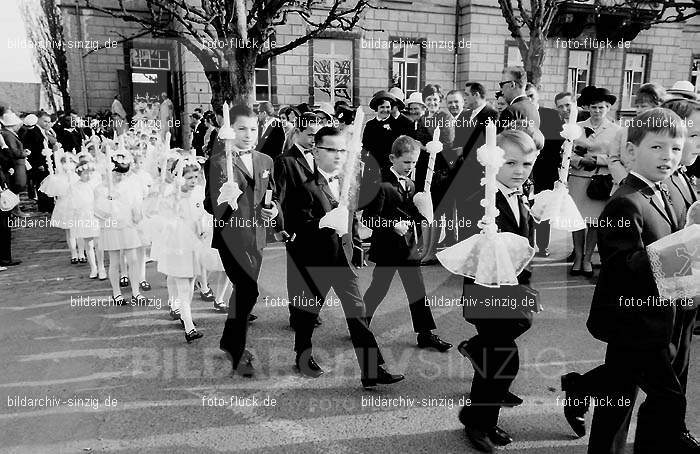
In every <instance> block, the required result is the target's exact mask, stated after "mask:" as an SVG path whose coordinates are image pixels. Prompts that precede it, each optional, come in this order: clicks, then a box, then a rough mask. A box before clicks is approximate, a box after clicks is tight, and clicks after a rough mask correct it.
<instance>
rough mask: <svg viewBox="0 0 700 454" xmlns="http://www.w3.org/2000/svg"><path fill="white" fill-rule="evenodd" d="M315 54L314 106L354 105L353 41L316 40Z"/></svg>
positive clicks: (313, 68) (314, 44)
mask: <svg viewBox="0 0 700 454" xmlns="http://www.w3.org/2000/svg"><path fill="white" fill-rule="evenodd" d="M313 54H314V55H313V67H312V70H313V86H314V104H316V105H318V104H319V103H322V102H329V103H331V104H334V103H335V102H336V101H347V103H348V104H352V71H353V67H352V59H353V41H352V40H348V39H315V40H314V43H313Z"/></svg>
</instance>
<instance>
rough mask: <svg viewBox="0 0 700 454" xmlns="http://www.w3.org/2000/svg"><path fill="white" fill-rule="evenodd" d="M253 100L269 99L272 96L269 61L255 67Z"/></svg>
mask: <svg viewBox="0 0 700 454" xmlns="http://www.w3.org/2000/svg"><path fill="white" fill-rule="evenodd" d="M253 79H254V81H255V102H262V101H270V100H271V98H272V96H271V95H272V83H271V74H270V61H269V60H268V61H266V62H265V64H264V65H260V66H256V67H255V76H254V78H253Z"/></svg>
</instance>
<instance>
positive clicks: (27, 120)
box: [23, 114, 39, 127]
mask: <svg viewBox="0 0 700 454" xmlns="http://www.w3.org/2000/svg"><path fill="white" fill-rule="evenodd" d="M38 121H39V117H37V116H36V115H34V114H29V115H27V116H26V117H24V121H23V123H24V126H29V127H31V126H34V125H36V124H37V122H38Z"/></svg>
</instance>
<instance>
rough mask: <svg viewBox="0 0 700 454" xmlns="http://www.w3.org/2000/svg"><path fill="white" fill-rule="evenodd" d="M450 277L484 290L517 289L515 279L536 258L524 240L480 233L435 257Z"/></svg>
mask: <svg viewBox="0 0 700 454" xmlns="http://www.w3.org/2000/svg"><path fill="white" fill-rule="evenodd" d="M436 255H437V259H438V260H439V261H440V263H441V264H442V266H443V267H445V269H447V270H448V271H450V272H451V273H453V274H459V275H460V276H465V277H469V278H472V279H474V282H475V283H476V284H479V285H483V286H486V287H499V286H501V285H516V284H517V283H518V279H517V277H518V275H519V274H520V273H521V272H522V271H523V270H524V269H525V267H526V266H527V264H528V263H529V262H530V260H532V257H533V256H534V255H535V249H534V248H532V247H531V246H530V243H529V242H528V240H527V238H525V237H522V236H520V235H517V234H515V233H510V232H500V233H479V234H476V235H473V236H471V237H469V238H467V239H466V240H464V241H460V242H459V243H457V244H455V245H454V246H451V247H449V248H447V249H444V250H442V251H440V252H438V253H437V254H436Z"/></svg>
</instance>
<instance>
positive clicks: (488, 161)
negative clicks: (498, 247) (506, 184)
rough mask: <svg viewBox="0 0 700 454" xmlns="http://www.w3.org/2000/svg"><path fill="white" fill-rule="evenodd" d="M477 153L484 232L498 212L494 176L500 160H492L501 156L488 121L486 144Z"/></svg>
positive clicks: (494, 125)
mask: <svg viewBox="0 0 700 454" xmlns="http://www.w3.org/2000/svg"><path fill="white" fill-rule="evenodd" d="M479 151H481V153H479ZM477 153H478V154H477V159H478V160H479V162H480V163H481V164H482V165H483V166H484V179H483V181H482V185H483V186H484V196H485V197H484V200H482V201H481V206H483V207H484V217H483V218H481V220H480V221H479V227H480V228H481V229H482V231H484V230H485V228H486V226H488V225H494V224H495V222H496V216H498V210H497V209H496V192H498V185H497V184H496V174H497V173H498V169H499V167H500V165H496V163H497V162H498V161H500V160H498V159H494V158H495V157H496V156H497V155H499V154H500V155H501V156H502V155H503V151H502V150H500V149H499V148H498V146H497V145H496V124H495V123H494V122H492V121H490V120H489V122H488V123H487V124H486V144H485V146H484V148H483V149H481V150H478V151H477ZM491 155H493V156H491Z"/></svg>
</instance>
